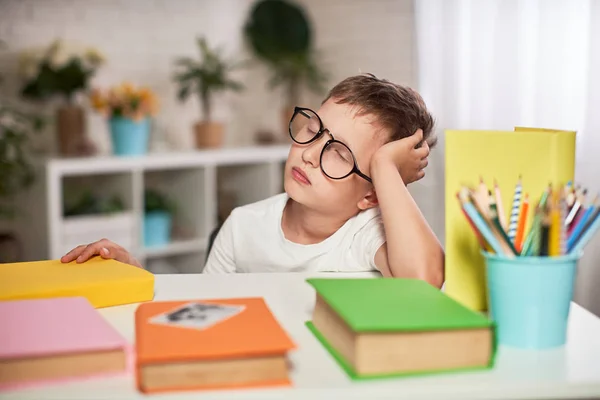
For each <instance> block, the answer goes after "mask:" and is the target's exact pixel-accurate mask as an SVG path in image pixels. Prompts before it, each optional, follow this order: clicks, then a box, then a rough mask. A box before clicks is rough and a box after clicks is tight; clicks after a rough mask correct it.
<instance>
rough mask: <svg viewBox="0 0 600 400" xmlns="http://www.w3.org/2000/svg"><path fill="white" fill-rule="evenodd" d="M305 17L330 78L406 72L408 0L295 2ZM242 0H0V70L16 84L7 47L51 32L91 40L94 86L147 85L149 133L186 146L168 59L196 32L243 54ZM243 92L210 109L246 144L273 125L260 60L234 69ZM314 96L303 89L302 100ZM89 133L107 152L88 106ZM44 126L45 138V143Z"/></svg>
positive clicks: (196, 110) (407, 75) (187, 125)
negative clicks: (152, 102)
mask: <svg viewBox="0 0 600 400" xmlns="http://www.w3.org/2000/svg"><path fill="white" fill-rule="evenodd" d="M300 3H301V4H303V5H305V6H306V7H307V9H308V13H309V15H310V16H311V18H312V19H313V21H314V26H315V34H316V44H317V47H318V48H319V50H320V51H321V52H322V54H323V58H322V60H323V62H324V63H325V64H326V65H327V66H328V68H329V70H330V72H331V77H332V80H331V84H334V83H335V82H337V81H339V80H340V79H342V78H344V77H346V76H348V75H351V74H354V73H357V72H359V71H363V72H367V71H369V72H374V73H375V74H377V75H380V76H382V77H387V78H389V79H393V80H395V81H398V82H402V83H412V82H415V81H416V79H415V77H414V73H413V71H414V69H413V37H412V32H413V18H412V1H410V0H400V1H398V0H329V1H319V0H301V1H300ZM251 5H252V2H251V1H248V0H219V1H208V0H171V1H168V0H0V39H2V40H4V41H5V42H7V43H8V45H9V46H10V51H9V52H8V53H3V54H2V55H1V56H0V73H3V74H7V75H8V77H9V78H10V80H9V82H8V84H9V85H8V87H7V88H6V89H7V90H8V91H9V92H14V91H15V90H16V86H17V82H16V80H15V79H14V74H15V73H16V58H15V53H16V52H17V51H20V50H21V49H23V48H25V47H27V46H39V45H46V44H47V43H49V42H50V41H51V40H52V39H54V38H56V37H62V38H64V39H65V40H76V41H78V42H83V43H86V44H90V45H94V46H97V47H98V48H99V49H100V50H101V51H103V52H104V53H105V54H106V56H107V58H108V64H107V65H106V66H105V67H104V68H103V69H102V70H101V71H100V73H99V74H98V76H97V77H96V79H94V84H96V85H100V86H104V85H110V84H115V83H119V82H121V81H123V80H128V81H131V82H134V83H137V84H145V85H149V86H150V87H152V88H153V89H154V90H156V91H157V93H158V95H159V96H160V100H161V105H162V107H161V111H160V114H159V116H158V117H157V119H156V125H157V128H158V131H159V132H166V133H168V135H169V136H170V137H171V141H172V142H173V143H175V145H176V146H178V147H188V146H191V145H192V136H191V126H192V124H193V123H194V122H195V121H196V120H197V119H198V118H200V107H199V105H198V103H197V102H196V100H195V99H193V100H190V101H188V102H187V103H186V104H181V103H179V102H178V101H177V100H176V97H175V96H176V86H175V85H174V84H173V83H172V81H171V76H172V73H173V68H172V66H173V59H174V58H175V57H178V56H186V55H187V56H195V55H196V54H197V50H196V48H195V38H196V36H198V35H206V36H207V38H208V39H209V41H210V43H212V44H218V45H222V46H223V47H224V48H225V50H226V53H227V54H228V55H232V56H239V57H248V56H249V55H248V53H247V52H246V50H245V48H244V43H243V38H242V26H243V24H244V21H245V20H246V18H247V13H248V11H249V9H250V7H251ZM237 76H238V77H240V79H242V80H243V81H244V83H245V84H246V86H247V88H248V90H247V91H246V92H245V93H243V94H242V95H240V96H236V95H232V94H229V95H226V96H221V97H220V98H219V99H218V101H217V104H216V106H215V114H216V117H218V118H220V119H222V120H224V121H226V122H227V123H228V129H227V143H228V144H229V145H237V144H248V143H250V142H252V138H253V134H254V132H255V131H256V130H257V129H263V128H266V129H279V126H280V120H279V118H280V112H279V110H280V107H281V105H282V100H281V96H280V93H272V92H270V91H269V90H268V89H267V88H266V81H267V79H268V76H269V75H268V72H267V71H266V69H265V68H264V67H262V66H260V65H259V66H256V67H254V68H253V69H251V70H248V71H244V72H241V73H239V74H238V75H237ZM319 100H320V99H319V98H318V97H315V96H307V101H306V102H307V104H311V105H315V104H318V102H319ZM89 118H90V134H91V136H92V138H93V139H94V141H95V142H96V143H97V144H98V145H99V146H100V148H101V150H102V151H108V145H109V144H108V136H107V131H106V127H105V124H104V121H103V120H102V119H101V118H100V117H98V116H97V115H95V114H93V113H90V116H89ZM51 140H52V136H51V135H50V133H49V136H48V137H47V142H51Z"/></svg>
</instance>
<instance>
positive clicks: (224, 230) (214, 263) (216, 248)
mask: <svg viewBox="0 0 600 400" xmlns="http://www.w3.org/2000/svg"><path fill="white" fill-rule="evenodd" d="M231 219H232V215H229V217H227V219H226V220H225V222H224V223H223V225H222V226H221V228H220V229H219V233H218V234H217V237H216V238H215V241H214V242H213V245H212V249H211V250H210V253H209V255H208V259H207V260H206V265H205V266H204V269H203V270H202V273H204V274H227V273H234V272H236V269H235V258H234V255H233V229H232V226H231V225H232V221H231Z"/></svg>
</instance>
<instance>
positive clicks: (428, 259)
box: [389, 251, 445, 289]
mask: <svg viewBox="0 0 600 400" xmlns="http://www.w3.org/2000/svg"><path fill="white" fill-rule="evenodd" d="M444 258H445V257H444V252H443V251H440V252H435V253H433V254H429V255H427V256H424V257H421V260H420V261H416V265H413V266H412V267H413V268H412V270H413V271H414V272H413V278H416V279H421V280H423V281H425V282H427V283H429V284H430V285H432V286H434V287H436V288H438V289H441V287H442V285H443V284H444V279H445V277H444V270H445V268H444ZM401 270H402V269H396V271H401ZM389 271H390V275H391V276H392V277H396V276H398V277H406V275H405V274H402V275H400V274H398V275H397V274H396V273H394V271H395V270H394V268H390V270H389Z"/></svg>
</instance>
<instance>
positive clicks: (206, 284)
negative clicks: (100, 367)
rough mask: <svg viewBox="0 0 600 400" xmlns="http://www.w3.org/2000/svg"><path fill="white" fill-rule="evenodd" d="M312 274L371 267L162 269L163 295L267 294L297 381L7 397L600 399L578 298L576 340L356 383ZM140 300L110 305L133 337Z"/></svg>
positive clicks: (49, 389) (48, 389)
mask: <svg viewBox="0 0 600 400" xmlns="http://www.w3.org/2000/svg"><path fill="white" fill-rule="evenodd" d="M309 276H335V277H341V276H344V277H345V276H350V277H362V276H369V274H350V275H348V274H317V275H315V274H313V275H305V274H295V273H287V274H238V275H157V276H156V295H155V300H180V299H202V298H205V299H209V298H231V297H246V296H262V297H264V298H265V300H266V301H267V303H268V305H269V306H270V308H271V309H272V311H273V313H274V314H275V316H276V317H277V318H278V320H279V321H280V323H281V324H282V325H283V327H284V328H285V329H286V330H287V331H288V332H289V334H290V335H291V337H292V338H293V339H294V340H295V341H296V343H297V345H298V349H297V350H295V351H294V352H292V353H291V355H290V357H291V360H292V363H293V372H292V379H293V387H292V388H283V389H281V388H280V389H252V390H239V391H193V392H178V393H173V394H170V393H169V394H164V395H152V396H144V395H142V394H141V393H139V392H138V391H137V390H136V387H135V383H134V379H133V377H132V376H124V377H116V378H108V379H94V380H88V381H79V382H73V383H68V384H61V385H57V386H45V387H39V388H36V389H27V390H21V391H15V392H11V393H4V394H1V395H0V398H2V399H5V398H6V399H65V400H66V399H77V400H83V399H99V398H102V399H140V398H146V397H148V398H160V399H191V398H201V399H274V398H285V399H303V400H306V399H308V400H315V399H321V398H323V399H348V398H357V399H378V398H405V399H421V398H439V399H471V398H477V399H482V398H485V399H491V398H503V399H509V398H510V399H525V398H541V397H547V398H557V399H558V398H559V399H567V398H582V397H588V398H591V397H596V398H600V319H599V318H597V317H596V316H594V315H593V314H591V313H589V312H588V311H586V310H584V309H583V308H581V307H580V306H578V305H576V304H573V305H572V307H571V319H570V323H569V332H568V335H569V339H568V344H567V345H566V346H565V347H564V348H560V349H558V350H546V351H540V352H534V351H523V350H520V351H519V350H513V349H508V348H503V347H500V348H499V350H498V355H497V363H496V366H495V367H494V368H493V369H492V370H487V371H477V372H466V373H465V372H461V373H453V374H441V375H429V376H420V377H410V378H394V379H385V380H377V381H362V382H353V381H351V380H349V379H348V378H347V376H346V375H345V374H344V372H343V371H342V370H341V369H340V368H339V367H338V365H337V364H336V362H335V361H334V360H333V358H331V357H330V355H329V353H327V351H326V350H325V349H324V348H323V347H322V346H321V344H320V343H319V342H318V341H317V340H316V339H315V338H314V337H313V335H312V334H311V333H310V332H309V331H308V330H307V328H306V327H305V325H304V322H305V321H306V320H308V319H310V318H311V313H312V309H313V305H314V296H315V294H314V290H313V288H312V287H311V286H310V285H308V284H307V283H306V282H305V279H306V278H308V277H309ZM135 308H136V305H126V306H119V307H112V308H106V309H102V310H101V313H102V314H103V315H104V316H105V317H106V319H107V320H108V321H110V323H111V324H113V325H114V326H115V327H116V328H117V329H118V330H119V331H120V332H121V333H122V334H123V335H124V336H125V337H126V338H128V339H129V340H131V341H133V339H134V320H133V312H134V310H135Z"/></svg>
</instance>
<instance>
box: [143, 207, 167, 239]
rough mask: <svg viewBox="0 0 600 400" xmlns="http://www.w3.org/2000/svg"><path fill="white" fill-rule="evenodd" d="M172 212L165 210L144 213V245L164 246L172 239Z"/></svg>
mask: <svg viewBox="0 0 600 400" xmlns="http://www.w3.org/2000/svg"><path fill="white" fill-rule="evenodd" d="M171 224H172V222H171V214H169V213H168V212H164V211H153V212H148V213H146V214H145V215H144V246H145V247H156V246H164V245H166V244H168V243H169V242H170V241H171Z"/></svg>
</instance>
